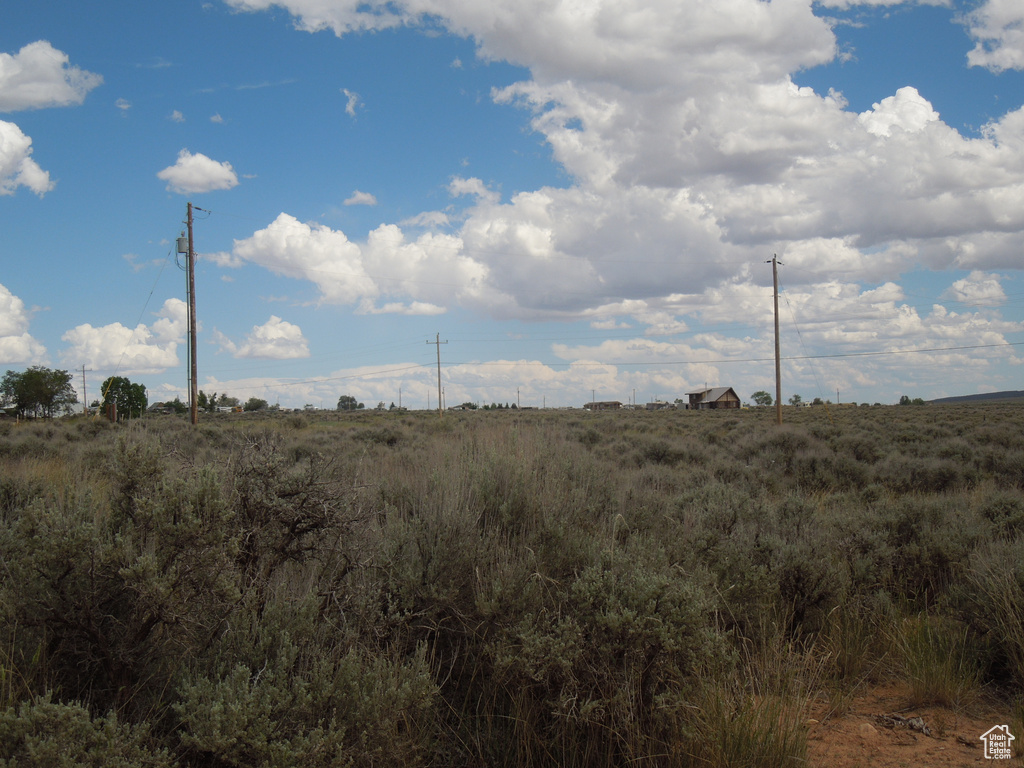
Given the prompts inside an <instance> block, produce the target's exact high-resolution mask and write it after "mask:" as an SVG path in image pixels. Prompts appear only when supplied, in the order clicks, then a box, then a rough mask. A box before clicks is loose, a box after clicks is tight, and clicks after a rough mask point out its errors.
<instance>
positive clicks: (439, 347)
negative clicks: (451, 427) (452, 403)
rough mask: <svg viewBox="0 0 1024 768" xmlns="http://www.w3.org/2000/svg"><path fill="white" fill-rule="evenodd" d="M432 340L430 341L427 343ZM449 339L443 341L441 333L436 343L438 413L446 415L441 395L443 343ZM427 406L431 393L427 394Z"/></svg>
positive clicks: (441, 415)
mask: <svg viewBox="0 0 1024 768" xmlns="http://www.w3.org/2000/svg"><path fill="white" fill-rule="evenodd" d="M429 343H430V342H429V341H428V342H427V344H429ZM447 343H448V340H447V339H445V340H444V341H441V334H440V333H439V334H437V339H436V340H435V341H434V344H436V345H437V415H438V416H440V417H442V418H443V417H444V400H443V398H442V395H441V345H442V344H447ZM427 408H428V409H429V408H430V395H429V394H428V395H427Z"/></svg>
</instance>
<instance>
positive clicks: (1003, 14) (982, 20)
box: [967, 0, 1024, 72]
mask: <svg viewBox="0 0 1024 768" xmlns="http://www.w3.org/2000/svg"><path fill="white" fill-rule="evenodd" d="M967 26H968V30H969V33H970V35H971V37H972V38H973V39H974V40H975V41H976V42H975V46H974V49H973V50H972V51H971V52H970V53H968V54H967V61H968V63H970V64H971V66H975V67H986V68H987V69H991V70H992V71H993V72H1002V71H1003V70H1007V69H1024V5H1022V4H1021V3H1020V2H1019V0H985V2H983V3H982V4H981V5H980V6H979V7H978V8H976V9H975V10H974V11H972V12H971V13H970V14H968V16H967Z"/></svg>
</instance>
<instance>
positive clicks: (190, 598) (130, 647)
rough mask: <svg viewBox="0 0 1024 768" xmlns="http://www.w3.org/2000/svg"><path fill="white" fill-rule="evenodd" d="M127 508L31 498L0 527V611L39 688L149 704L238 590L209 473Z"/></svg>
mask: <svg viewBox="0 0 1024 768" xmlns="http://www.w3.org/2000/svg"><path fill="white" fill-rule="evenodd" d="M133 504H134V507H133V510H132V513H131V516H130V517H128V518H121V517H119V516H118V515H110V516H106V515H102V514H100V513H99V512H100V511H99V510H98V509H97V508H96V507H95V506H94V505H93V504H92V503H90V501H89V499H88V498H85V497H83V498H81V499H77V500H75V503H73V504H67V505H62V506H56V505H52V504H46V503H42V502H34V503H32V504H30V505H29V506H28V507H27V508H25V509H24V510H22V512H21V514H20V515H19V516H18V517H17V519H15V520H13V521H12V522H11V523H9V524H8V525H6V526H3V527H2V528H0V556H2V557H3V559H4V561H5V563H6V564H7V568H6V569H5V571H4V574H3V576H2V577H0V590H2V604H3V619H4V620H5V622H6V626H7V627H9V628H14V627H17V628H18V630H19V631H18V633H17V635H16V636H14V637H11V638H10V642H11V643H16V644H17V646H18V650H17V655H18V656H19V657H20V658H37V659H38V658H39V652H40V649H44V654H43V656H42V658H41V659H40V661H39V662H38V663H39V664H42V665H43V666H44V667H45V669H46V671H47V676H48V680H47V683H48V685H49V686H51V687H54V688H59V689H60V691H61V693H62V695H63V696H67V697H70V698H72V699H76V700H82V701H85V702H87V703H89V704H90V705H93V706H96V707H99V708H101V709H102V708H104V707H111V706H119V707H126V706H128V705H129V704H130V705H131V707H132V710H133V711H148V709H149V708H150V707H151V706H153V702H152V700H151V698H150V697H151V696H153V695H159V689H160V684H161V683H160V681H162V683H163V684H165V685H166V684H167V681H168V680H169V679H170V678H171V676H173V673H174V670H175V669H176V668H177V665H178V664H179V663H180V661H181V657H182V655H183V654H187V653H188V652H190V651H191V650H192V649H193V647H194V646H195V645H196V644H199V643H201V642H202V641H205V638H206V637H207V636H208V635H209V634H210V633H213V632H214V631H216V629H217V627H218V626H219V623H220V621H221V620H222V619H223V617H224V616H225V614H226V613H227V612H228V611H229V610H230V607H231V606H232V605H233V603H234V601H235V600H236V599H237V597H236V593H235V592H234V585H233V583H232V582H231V579H230V573H229V570H228V568H227V566H228V565H229V561H227V560H226V556H225V548H224V530H223V526H222V519H223V515H224V514H225V507H224V504H223V502H222V501H221V500H220V497H219V488H218V486H217V483H216V481H215V478H213V477H212V475H210V474H209V473H207V474H205V475H203V476H200V477H196V478H181V479H179V480H176V481H175V482H174V483H172V484H170V485H167V486H161V487H160V488H159V489H153V491H152V493H151V495H150V496H148V497H145V498H141V497H137V496H136V497H133Z"/></svg>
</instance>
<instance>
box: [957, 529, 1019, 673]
mask: <svg viewBox="0 0 1024 768" xmlns="http://www.w3.org/2000/svg"><path fill="white" fill-rule="evenodd" d="M958 594H959V597H960V605H961V611H962V612H961V615H962V616H963V618H964V620H965V621H967V622H968V623H969V625H970V626H971V627H972V628H973V629H974V630H975V631H976V632H978V633H979V634H980V635H981V636H982V637H983V638H985V639H986V640H987V641H988V643H989V645H990V647H991V649H992V652H993V654H994V657H993V660H992V663H993V667H994V669H993V670H992V673H993V675H994V676H995V677H996V679H998V680H1002V681H1004V682H1011V683H1013V684H1015V685H1017V686H1022V685H1024V537H1021V536H1017V537H1016V538H1013V539H1003V540H996V541H992V542H988V543H986V544H985V545H984V546H981V547H978V548H977V549H976V550H975V551H974V552H972V553H971V557H970V567H969V569H968V570H967V574H966V578H965V580H964V583H963V584H962V585H961V586H960V589H959V590H958Z"/></svg>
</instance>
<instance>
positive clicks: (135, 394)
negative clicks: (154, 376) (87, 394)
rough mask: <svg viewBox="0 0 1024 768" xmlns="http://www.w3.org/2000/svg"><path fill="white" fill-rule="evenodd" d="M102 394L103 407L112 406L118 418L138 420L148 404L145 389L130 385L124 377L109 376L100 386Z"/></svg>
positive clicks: (137, 385)
mask: <svg viewBox="0 0 1024 768" xmlns="http://www.w3.org/2000/svg"><path fill="white" fill-rule="evenodd" d="M100 391H101V392H102V393H103V407H104V408H106V407H107V406H108V405H111V404H113V405H114V406H116V408H117V415H118V417H122V416H127V417H129V418H132V419H137V418H139V417H140V416H141V415H142V413H143V412H144V411H145V410H146V406H147V405H148V404H149V397H147V395H146V388H145V387H144V386H143V385H142V384H132V382H131V381H129V380H128V379H127V378H125V377H124V376H110V377H108V378H107V379H106V380H105V381H104V382H103V384H102V385H101V386H100Z"/></svg>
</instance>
